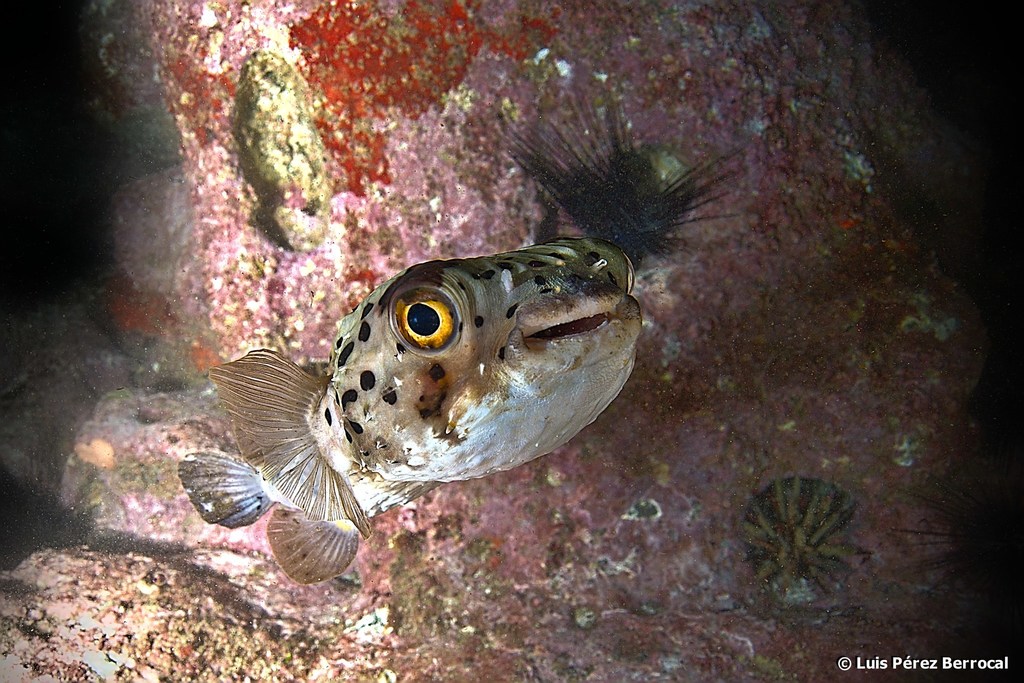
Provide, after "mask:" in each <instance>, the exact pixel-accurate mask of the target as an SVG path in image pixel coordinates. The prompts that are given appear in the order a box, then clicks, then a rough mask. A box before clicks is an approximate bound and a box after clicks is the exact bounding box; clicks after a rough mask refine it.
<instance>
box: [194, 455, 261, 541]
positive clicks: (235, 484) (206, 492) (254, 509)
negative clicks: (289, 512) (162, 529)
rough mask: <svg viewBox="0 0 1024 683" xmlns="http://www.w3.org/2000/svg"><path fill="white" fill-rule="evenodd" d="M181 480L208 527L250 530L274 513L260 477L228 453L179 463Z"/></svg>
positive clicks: (244, 463) (198, 457) (198, 456)
mask: <svg viewBox="0 0 1024 683" xmlns="http://www.w3.org/2000/svg"><path fill="white" fill-rule="evenodd" d="M178 478H179V479H181V485H182V486H183V487H184V489H185V493H187V494H188V498H189V500H190V501H192V505H194V506H195V508H196V511H197V512H199V514H200V515H201V516H202V518H203V520H204V521H206V523H207V524H220V525H221V526H226V527H228V528H231V529H235V528H237V527H240V526H249V525H250V524H252V523H254V522H255V521H256V520H257V519H259V518H260V517H262V516H263V513H265V512H266V511H267V510H269V509H270V505H271V501H270V499H269V498H268V497H267V494H266V493H265V492H264V491H263V482H262V480H261V478H260V473H259V472H257V471H256V470H255V469H253V467H252V465H250V464H249V463H246V462H242V461H240V460H237V459H236V458H232V457H231V456H229V455H225V454H224V453H215V452H203V453H190V454H189V455H186V456H185V459H184V460H182V461H181V462H179V463H178Z"/></svg>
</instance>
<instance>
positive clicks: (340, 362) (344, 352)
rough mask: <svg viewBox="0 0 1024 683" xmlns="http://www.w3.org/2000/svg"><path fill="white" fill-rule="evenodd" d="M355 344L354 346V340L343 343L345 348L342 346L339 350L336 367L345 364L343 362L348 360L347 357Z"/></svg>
mask: <svg viewBox="0 0 1024 683" xmlns="http://www.w3.org/2000/svg"><path fill="white" fill-rule="evenodd" d="M339 341H341V340H339ZM355 346H356V343H355V342H349V343H348V344H345V348H343V349H342V350H341V353H339V354H338V367H339V368H340V367H342V366H343V365H345V363H347V362H348V357H349V356H351V355H352V349H354V348H355Z"/></svg>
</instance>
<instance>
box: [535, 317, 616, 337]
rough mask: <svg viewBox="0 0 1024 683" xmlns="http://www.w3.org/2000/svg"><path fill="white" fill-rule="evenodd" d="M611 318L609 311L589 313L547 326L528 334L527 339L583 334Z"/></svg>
mask: <svg viewBox="0 0 1024 683" xmlns="http://www.w3.org/2000/svg"><path fill="white" fill-rule="evenodd" d="M610 318H611V316H610V315H609V314H608V313H598V314H597V315H588V316H587V317H586V318H577V319H575V320H570V321H569V322H566V323H558V324H557V325H552V326H551V327H545V328H544V329H543V330H539V331H537V332H534V333H533V334H531V335H528V336H527V337H526V339H527V340H530V339H560V338H562V337H571V336H572V335H574V334H583V333H585V332H590V331H591V330H596V329H597V328H599V327H601V326H602V325H604V324H605V323H606V322H608V320H609V319H610Z"/></svg>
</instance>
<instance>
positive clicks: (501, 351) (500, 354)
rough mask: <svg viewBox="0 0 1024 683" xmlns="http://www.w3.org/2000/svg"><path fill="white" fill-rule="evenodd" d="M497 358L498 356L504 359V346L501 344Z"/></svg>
mask: <svg viewBox="0 0 1024 683" xmlns="http://www.w3.org/2000/svg"><path fill="white" fill-rule="evenodd" d="M498 358H500V359H501V360H505V347H504V346H502V347H501V348H500V349H498Z"/></svg>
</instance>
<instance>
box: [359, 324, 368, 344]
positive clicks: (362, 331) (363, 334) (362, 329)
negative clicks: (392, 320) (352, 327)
mask: <svg viewBox="0 0 1024 683" xmlns="http://www.w3.org/2000/svg"><path fill="white" fill-rule="evenodd" d="M369 338H370V323H368V322H366V321H365V320H364V321H363V324H362V325H360V326H359V341H361V342H364V341H366V340H367V339H369Z"/></svg>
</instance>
